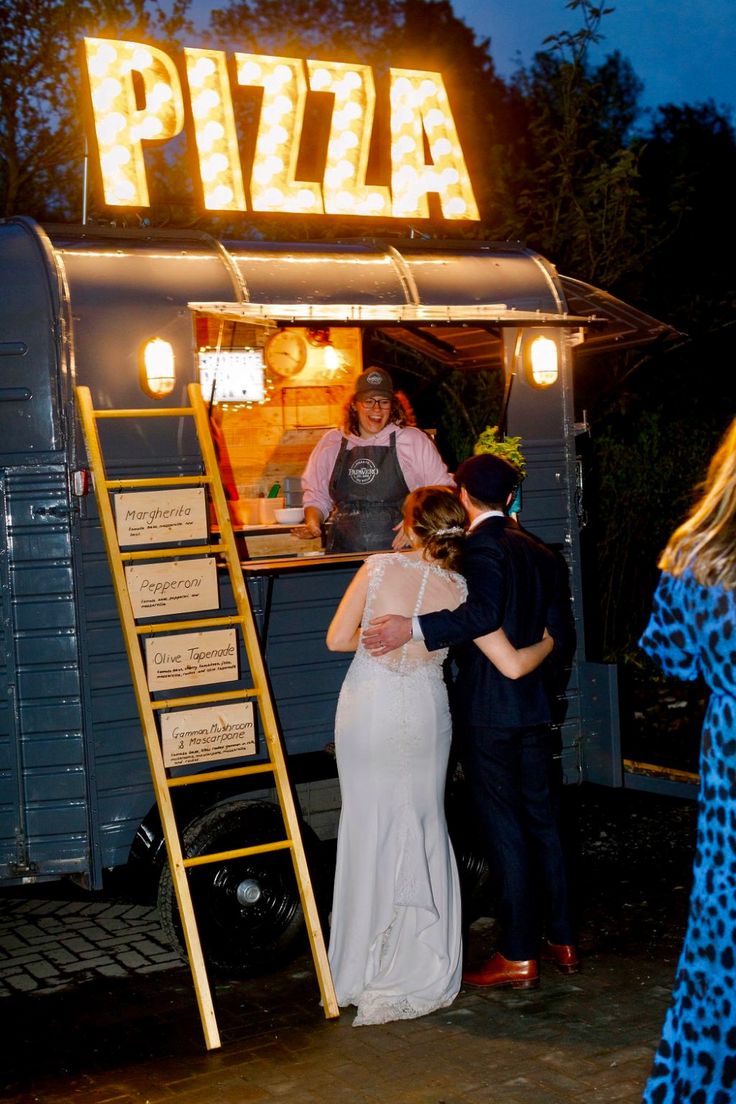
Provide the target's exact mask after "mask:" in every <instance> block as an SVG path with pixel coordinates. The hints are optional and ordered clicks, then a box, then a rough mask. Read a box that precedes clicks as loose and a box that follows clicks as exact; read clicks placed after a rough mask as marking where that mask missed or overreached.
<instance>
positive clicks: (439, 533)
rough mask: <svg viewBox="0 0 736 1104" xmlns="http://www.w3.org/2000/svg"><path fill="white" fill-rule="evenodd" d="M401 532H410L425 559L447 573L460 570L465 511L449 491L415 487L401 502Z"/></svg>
mask: <svg viewBox="0 0 736 1104" xmlns="http://www.w3.org/2000/svg"><path fill="white" fill-rule="evenodd" d="M403 517H404V528H405V529H406V530H409V529H411V530H413V531H414V533H415V534H416V537H417V539H418V540H419V542H420V543H421V546H422V548H423V549H424V554H425V556H426V557H427V558H428V559H433V560H436V561H437V562H438V563H439V564H440V566H441V567H446V568H447V569H448V571H457V570H458V569H459V567H460V558H461V556H462V549H463V540H464V537H465V526H466V525H467V523H468V518H467V514H466V513H465V507H464V506H463V505H462V503H461V502H460V499H459V498H458V497H457V495H455V493H454V492H453V491H451V490H450V488H449V487H417V489H416V490H415V491H412V492H411V494H410V495H408V496H407V497H406V499H405V500H404V509H403Z"/></svg>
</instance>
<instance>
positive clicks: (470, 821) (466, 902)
mask: <svg viewBox="0 0 736 1104" xmlns="http://www.w3.org/2000/svg"><path fill="white" fill-rule="evenodd" d="M445 812H446V815H447V827H448V830H449V833H450V839H451V840H452V846H453V850H454V851H455V859H456V861H457V868H458V874H459V876H460V891H461V894H462V900H463V918H464V923H465V924H466V926H469V925H470V924H472V922H473V921H474V920H477V919H478V918H479V917H480V916H489V915H493V905H492V880H491V867H490V864H489V862H488V857H487V855H486V853H485V850H484V848H483V845H482V842H481V840H480V839H479V833H478V829H477V826H476V823H475V818H474V817H473V814H472V809H471V805H470V795H469V794H468V792H467V790H466V789H465V786H464V783H463V782H462V781H459V782H458V781H457V780H453V783H452V785H451V787H450V789H449V791H448V794H447V799H446V808H445Z"/></svg>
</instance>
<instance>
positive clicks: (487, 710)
mask: <svg viewBox="0 0 736 1104" xmlns="http://www.w3.org/2000/svg"><path fill="white" fill-rule="evenodd" d="M518 481H519V473H518V471H517V469H516V468H515V467H514V466H513V465H512V464H509V463H508V462H507V461H505V460H503V459H502V458H500V457H497V456H492V455H487V454H484V455H481V456H473V457H471V458H470V459H469V460H466V461H465V462H464V463H463V464H461V465H460V467H459V468H458V470H457V472H456V474H455V482H456V484H457V486H458V489H459V494H460V500H461V502H462V503H463V505H464V506H465V509H466V510H467V512H468V516H469V517H470V528H469V530H468V535H467V537H466V541H465V551H464V554H463V574H464V575H465V577H466V579H467V582H468V598H467V601H466V602H464V603H463V604H462V605H461V606H459V607H458V608H457V609H456V610H452V611H450V610H440V611H439V612H437V613H428V614H423V615H421V616H419V617H415V618H413V619H412V618H406V617H399V616H396V615H387V616H384V617H378V618H376V619H374V621H372V622H371V624H370V626H369V627H368V629H367V630H366V631H365V633H364V636H363V640H364V643H365V645H366V647H367V648H368V649H369V651H371V652H372V653H373V654H376V655H382V654H385V653H386V652H388V651H392V650H393V649H394V648H396V647H400V646H401V645H402V644H404V643H406V641H407V640H409V639H410V638H411V637H412V636H413V637H414V639H416V638H417V637H423V638H424V641H425V643H426V645H427V647H428V648H429V650H430V651H434V650H435V649H437V648H446V647H449V646H452V645H455V646H456V652H455V656H456V660H457V667H458V675H457V680H456V685H455V695H454V697H455V703H456V719H457V722H458V727H459V729H460V739H461V758H462V762H463V766H464V771H465V776H466V779H467V782H468V785H469V787H470V791H471V795H472V798H473V804H474V807H475V811H476V814H477V817H478V821H479V825H480V827H481V830H482V832H483V836H484V842H485V845H486V847H487V849H488V851H489V854H490V856H491V858H492V860H493V867H494V872H495V874H496V875H497V877H498V890H499V897H498V920H499V923H500V928H501V934H500V939H499V943H498V950H497V951H496V953H495V954H494V955H493V956H492V957H491V958H490V959H489V960H488V962H486V963H485V964H484V965H483V966H482V967H481V968H480V969H479V970H477V971H473V972H469V973H466V974H465V975H464V977H463V980H464V981H465V982H466V984H468V985H475V986H479V987H484V988H489V987H499V986H512V987H513V988H517V989H529V988H534V987H536V986H537V985H538V984H539V968H538V961H537V960H538V957H539V954H540V948H541V952H542V954H543V956H544V957H546V958H550V959H552V960H553V961H554V962H555V963H556V965H557V967H558V968H559V969H560V970H562V971H563V972H564V973H575V972H576V971H577V969H578V958H577V953H576V950H575V947H574V943H573V935H572V928H571V921H570V915H569V902H568V889H567V876H566V871H565V862H564V856H563V848H562V843H561V839H560V833H559V827H558V822H557V815H556V801H555V796H554V786H553V781H552V779H553V756H552V734H551V728H550V722H551V720H552V701H553V697H554V691H553V688H552V678H551V676H552V672H553V670H554V666H555V663H554V659H555V656H559V654H560V651H561V648H562V646H563V645H564V644H565V643H566V642H567V641H568V639H569V623H570V616H569V605H568V601H567V595H566V588H565V585H564V577H563V574H562V570H561V566H560V563H559V561H558V559H557V557H556V556H555V555H554V553H553V552H552V551H551V549H549V548H548V547H547V545H545V544H544V543H543V542H542V541H540V540H537V539H536V538H535V537H533V536H532V535H531V534H530V533H527V532H526V531H525V530H524V529H522V528H521V527H520V526H519V525H517V524H516V522H515V521H513V520H512V519H510V518H509V517H508V516H507V514H506V512H505V511H506V509H507V508H508V505H509V503H510V502H511V501H513V496H514V492H515V489H516V486H517V484H518ZM545 627H546V628H547V629H548V630H549V632H550V634H551V635H552V637H553V638H554V639H555V645H556V646H555V651H554V652H553V654H552V656H551V657H550V659H549V660H547V661H545V663H543V664H542V665H541V666H540V667H538V668H537V669H536V670H535V671H532V672H531V673H530V674H528V675H525V676H524V677H522V678H520V679H517V680H513V679H509V678H506V677H505V676H504V675H502V674H501V673H500V671H498V669H497V668H496V667H494V666H493V664H492V663H490V662H489V661H488V659H486V657H485V656H484V655H483V653H482V652H481V651H480V649H479V648H477V647H476V646H475V645H474V644H473V640H474V639H475V638H476V637H478V636H483V635H484V634H485V633H488V632H493V631H494V630H495V629H498V628H503V629H504V631H505V632H506V635H507V636H508V638H509V640H510V641H511V643H512V644H513V645H514V646H515V647H517V648H521V647H524V646H526V645H528V644H534V643H535V642H536V641H538V640H540V639H541V637H542V635H543V632H544V629H545ZM543 935H544V939H543V938H542V937H543Z"/></svg>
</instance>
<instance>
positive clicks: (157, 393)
mask: <svg viewBox="0 0 736 1104" xmlns="http://www.w3.org/2000/svg"><path fill="white" fill-rule="evenodd" d="M0 282H1V284H2V288H3V294H2V297H0V366H1V368H2V375H1V376H0V459H1V464H0V502H1V506H2V508H1V509H0V522H1V524H2V559H1V568H0V569H1V571H2V602H3V621H2V625H3V627H2V645H3V646H2V679H3V683H4V692H3V694H2V706H1V707H0V710H1V711H0V882H1V883H2V884H5V885H21V884H30V883H34V882H39V881H48V880H53V879H61V878H70V879H74V880H75V881H76V882H78V883H80V884H82V885H84V886H86V887H88V888H90V889H98V888H100V887H101V885H102V878H103V872H104V871H106V870H110V869H112V868H117V867H121V866H123V865H124V864H131V865H132V866H133V867H135V868H136V869H137V870H138V871H139V872H140V873H141V876H144V875H145V876H146V877H149V876H150V877H151V878H155V877H156V876H157V874H158V873H160V870H161V867H162V866H164V865H165V861H164V850H163V847H162V841H161V831H160V826H159V821H158V817H157V813H156V807H155V803H154V800H153V790H152V786H151V780H150V776H149V770H148V766H147V761H146V755H145V749H144V743H143V739H142V736H141V731H140V724H139V720H138V713H137V709H136V701H135V697H134V694H133V689H132V686H131V680H130V674H129V669H128V663H127V660H126V654H125V649H124V647H123V639H122V634H121V629H120V622H119V619H118V614H117V611H116V606H115V598H114V593H113V586H112V581H111V576H110V572H109V569H108V565H107V560H106V557H105V550H104V546H103V541H102V538H101V532H100V523H99V520H98V516H97V510H96V507H95V500H94V496H93V495H92V494H91V493H89V490H90V487H89V484H90V480H89V461H88V458H87V455H86V452H85V447H84V444H83V441H82V436H81V432H80V425H79V419H78V415H77V411H76V409H75V392H74V388H75V387H76V386H78V385H84V386H85V387H87V388H89V390H90V392H91V396H92V400H93V402H94V404H95V407H96V408H100V409H115V408H121V409H146V408H154V407H166V406H170V407H180V406H182V404H183V403H185V402H186V398H185V396H186V387H187V385H188V384H189V383H191V382H199V383H200V384H201V386H202V392H203V395H204V396H205V397H207V398H208V399H211V400H213V406H212V411H213V429H214V436H215V440H216V442H219V446H220V456H221V458H222V462H223V480H224V482H225V483H226V485H227V486H228V489H229V492H230V496H231V501H230V509H231V512H232V519H233V526H234V528H235V530H236V531H237V538H238V541H239V542H240V544H239V548H240V551H241V553H242V563H243V572H244V576H245V579H246V583H247V588H248V593H249V596H250V599H251V604H252V607H253V611H254V616H255V618H256V624H257V626H258V630H259V635H260V642H261V647H262V651H263V655H264V657H265V662H266V667H267V671H268V677H269V679H270V684H271V690H272V695H273V700H274V704H275V708H276V712H277V716H278V720H279V725H280V730H281V735H282V739H283V744H284V747H285V750H286V754H287V760H288V767H289V776H290V780H291V782H292V784H293V786H294V788H295V791H296V794H297V797H298V803H299V807H300V810H301V815H302V817H303V819H304V822H305V844H306V846H307V849H308V851H309V850H310V849H311V850H312V851H313V852H314V853H315V854H316V852H317V850H318V847H319V841H325V840H329V839H331V838H333V837H334V834H335V831H336V824H337V810H338V808H339V790H338V786H337V781H336V777H335V774H336V772H335V765H334V757H333V756H332V755H331V754H330V743H331V740H332V727H333V719H334V710H335V703H336V696H337V692H338V690H339V687H340V684H341V680H342V677H343V674H344V671H345V669H346V664H347V662H348V658H349V657H348V658H346V657H345V656H344V655H340V654H333V653H330V652H329V651H328V650H327V648H326V646H325V643H324V637H325V631H326V628H327V625H328V623H329V620H330V618H331V615H332V612H333V611H334V608H335V606H336V603H337V601H338V600H339V597H340V595H341V594H342V592H343V591H344V589H345V587H346V585H347V583H348V582H349V580H350V578H351V577H352V574H353V573H354V571H355V570H356V569H357V567H358V566H359V564H360V563H361V562H362V559H363V556H362V555H360V554H356V555H348V554H342V555H336V556H330V555H325V554H324V552H323V551H322V549H321V547H320V543H319V541H314V540H311V541H310V540H300V539H298V538H297V537H295V536H294V535H292V533H291V531H290V529H289V527H288V526H284V525H279V524H278V523H277V522H276V519H275V516H274V510H275V509H276V508H278V507H279V506H281V505H285V506H287V507H288V506H298V505H299V502H300V497H299V495H300V490H299V487H300V483H299V476H300V473H301V471H302V469H303V466H304V463H305V460H306V458H307V456H308V455H309V452H310V450H311V448H312V447H313V445H314V443H315V441H316V440H317V439H318V438H319V436H320V435H321V434H322V433H323V432H324V431H325V429H326V428H327V427H329V426H331V425H333V424H336V423H337V422H339V420H340V415H341V410H342V407H343V404H344V402H345V401H346V399H347V398H348V397H349V395H350V394H351V389H352V384H353V381H354V379H355V377H356V376H357V374H358V373H360V372H361V371H362V370H363V368H364V367H365V365H364V350H365V348H366V343H367V341H368V340H369V338H371V337H373V338H374V337H375V336H376V335H379V336H380V338H381V341H382V343H383V346H384V347H389V348H393V349H394V350H395V352H396V357H397V358H399V359H400V357H401V355H402V353H403V354H404V355H408V354H412V355H416V354H420V355H421V357H423V358H425V359H427V360H428V361H430V362H432V363H433V364H436V365H439V366H440V367H446V368H447V369H448V370H450V369H452V370H458V371H469V372H479V371H485V372H489V373H496V374H498V375H499V377H500V381H501V386H502V389H503V394H504V404H505V418H504V426H505V429H506V432H507V433H508V434H510V435H519V436H521V438H522V440H523V450H524V454H525V458H526V461H527V466H528V476H527V479H526V481H525V483H524V487H523V495H524V497H523V515H522V516H523V523H524V525H525V526H526V527H527V528H528V529H530V530H531V531H532V532H534V533H536V534H537V535H539V536H540V537H542V538H543V539H544V540H546V541H547V542H548V543H549V544H551V545H552V546H553V547H555V548H556V549H557V550H559V552H560V553H561V555H562V556H564V558H565V561H566V563H567V567H568V570H569V578H570V588H571V593H572V598H573V609H574V616H575V620H576V628H577V642H578V645H577V653H576V655H575V657H574V658H573V659H572V661H571V668H570V673H569V678H568V681H567V686H566V688H565V691H564V695H563V699H564V700H561V720H560V756H561V758H560V762H561V766H562V771H563V774H564V777H565V780H566V781H567V782H568V783H575V782H579V781H582V780H592V781H595V782H600V783H603V784H607V785H613V786H618V785H621V784H622V781H623V775H622V763H621V758H620V753H619V745H618V717H617V694H616V672H615V667H613V666H609V665H605V664H601V663H597V662H589V661H588V659H587V658H586V654H585V632H584V610H583V602H582V583H581V563H580V544H579V515H580V510H581V503H580V498H581V479H580V471H579V466H578V461H577V460H576V449H575V439H576V434H578V433H579V432H582V431H583V428H584V427H582V426H581V425H580V424H579V423H576V421H575V413H574V408H573V392H572V378H573V375H572V367H573V357H577V356H595V355H596V353H597V351H598V350H601V349H605V348H607V347H610V346H611V345H617V346H618V347H625V346H626V345H627V344H629V345H635V344H637V345H643V344H646V342H647V341H653V340H655V339H656V338H657V337H658V336H660V335H661V332H662V329H663V327H662V326H661V325H660V324H658V323H657V322H655V321H654V320H653V319H650V318H647V317H646V316H644V315H641V314H638V313H637V312H636V311H634V310H632V309H631V308H629V307H627V306H626V305H625V304H622V303H620V302H618V301H617V300H614V299H612V298H611V297H610V296H607V295H606V294H605V293H603V292H599V291H596V289H593V288H591V287H588V286H587V285H583V284H580V283H578V282H576V281H574V280H569V279H566V278H564V277H561V276H559V275H558V274H557V273H556V271H555V270H554V268H553V267H552V266H551V265H550V264H549V263H547V262H546V261H545V260H544V259H543V258H542V257H540V256H539V255H537V254H535V253H534V252H533V251H532V250H530V249H527V248H525V247H523V246H521V245H518V244H509V243H502V244H484V243H479V242H471V241H466V242H463V243H459V244H453V243H450V242H441V241H428V240H416V239H412V240H409V241H404V242H400V241H398V240H393V239H392V240H391V241H390V242H384V241H379V240H375V241H374V240H360V241H347V242H342V243H336V244H330V243H326V242H314V243H309V244H295V243H283V242H282V243H278V244H268V243H265V242H260V241H256V242H253V241H230V242H220V241H217V240H215V239H214V238H212V237H210V236H208V235H207V234H206V233H203V232H189V233H188V232H186V231H173V230H172V231H166V230H145V229H139V230H124V229H116V228H114V227H97V226H91V225H88V226H79V227H76V228H75V227H67V226H49V227H46V228H42V227H41V226H39V225H38V224H36V223H34V222H33V221H32V220H30V219H27V218H23V217H15V218H9V219H7V220H4V221H2V222H0ZM152 350H153V351H154V352H158V353H161V352H163V353H164V357H163V365H164V366H163V367H161V366H160V365H161V362H160V361H156V360H155V359H153V360H151V359H149V354H150V353H151V351H152ZM539 353H541V354H542V358H541V360H540V359H538V354H539ZM157 365H158V366H157ZM409 398H410V399H411V395H409ZM195 454H196V450H195V448H194V447H193V441H192V440H191V430H189V429H188V428H187V427H185V426H184V420H183V419H178V418H176V417H172V418H169V419H162V418H158V419H157V418H150V419H146V420H141V421H136V420H135V419H131V420H130V421H129V422H127V423H126V424H125V425H124V426H123V425H116V427H115V432H113V433H112V436H111V440H110V443H109V445H108V461H109V470H110V471H111V472H114V471H116V470H119V469H123V468H125V469H126V470H129V471H130V470H134V471H139V472H141V473H142V474H145V473H148V472H152V471H153V472H155V473H163V474H165V473H177V472H180V471H186V470H191V467H192V465H194V464H196V462H197V461H196V456H195ZM225 465H226V467H225ZM194 789H196V791H197V793H196V794H188V793H185V794H182V796H181V798H180V799H178V802H179V803H178V805H177V817H178V818H179V821H180V825H181V826H182V828H183V829H184V838H185V841H187V842H188V844H190V845H192V846H195V845H196V844H197V842H198V841H201V838H202V837H207V845H208V847H209V848H210V850H215V851H217V850H219V849H220V848H219V847H218V843H219V842H220V840H221V839H225V838H226V837H227V836H228V834H229V833H230V832H232V826H233V824H237V825H238V827H239V830H241V831H243V832H244V833H245V834H250V835H252V836H253V838H255V839H260V838H263V833H264V832H267V831H269V830H271V825H272V822H273V819H274V812H276V813H278V808H277V806H274V803H273V801H274V799H273V794H272V793H270V791H267V790H264V789H263V783H262V781H260V782H259V781H258V776H256V779H255V781H254V784H253V788H252V789H249V787H248V785H247V780H245V781H244V780H243V779H240V780H239V781H238V783H237V785H231V786H230V788H229V789H228V788H227V786H226V785H224V784H220V783H213V784H212V786H211V788H210V787H209V786H205V787H202V786H198V787H195V788H194ZM461 835H462V830H461ZM464 838H465V843H467V831H466V832H465V837H464ZM462 846H465V844H463V845H462ZM459 849H460V850H462V847H460V848H459ZM471 850H472V847H471ZM294 881H295V880H294V877H293V872H292V870H291V863H290V860H289V858H288V856H284V855H283V853H281V854H271V855H268V854H264V855H258V856H252V857H250V858H239V859H237V860H233V861H230V862H227V861H225V862H223V863H222V864H220V865H217V864H215V865H214V866H212V867H208V868H207V873H206V874H203V875H202V877H201V879H200V884H199V886H198V889H197V892H196V902H197V908H198V912H199V913H200V918H199V919H200V924H201V925H202V930H203V940H204V942H205V945H207V923H206V922H203V921H202V915H201V914H205V916H207V915H210V916H211V917H212V931H213V932H214V933H215V936H216V938H214V939H213V942H214V943H215V944H216V947H213V946H210V947H209V948H208V951H209V953H211V954H213V955H214V959H215V965H216V966H218V967H220V968H221V969H223V970H232V971H240V972H247V971H249V970H253V969H263V968H268V967H269V966H273V965H276V964H277V963H278V962H279V961H281V960H282V959H283V957H284V956H285V955H287V954H288V953H289V951H290V950H291V949H292V947H293V945H294V941H295V940H296V939H297V937H298V930H299V924H300V918H301V914H300V905H299V897H298V893H297V890H296V886H295V884H294ZM175 910H176V906H175V904H174V901H173V898H172V895H171V893H170V883H169V893H168V895H165V896H164V898H163V900H162V901H161V911H162V921H163V923H164V925H165V926H168V927H169V928H170V929H172V930H175V929H176V916H175V915H174V914H175Z"/></svg>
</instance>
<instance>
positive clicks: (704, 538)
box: [641, 419, 736, 1104]
mask: <svg viewBox="0 0 736 1104" xmlns="http://www.w3.org/2000/svg"><path fill="white" fill-rule="evenodd" d="M659 566H660V567H661V568H662V576H661V579H660V581H659V585H658V587H657V592H656V595H655V600H654V609H653V611H652V616H651V619H650V621H649V624H648V626H647V628H646V631H645V632H644V635H643V637H642V640H641V645H642V647H643V648H644V649H645V650H646V651H647V652H648V653H649V654H650V655H652V656H653V657H654V658H655V659H656V660H657V662H658V663H659V664H660V665H661V666H662V668H663V670H664V671H665V672H666V673H667V674H668V675H674V676H676V677H677V678H681V679H694V678H697V677H698V676H702V677H703V678H704V679H705V681H706V682H707V684H708V686H709V688H710V691H711V696H710V701H709V704H708V711H707V713H706V717H705V722H704V725H703V738H702V745H701V751H700V806H699V817H698V841H697V850H696V856H695V866H694V870H693V888H692V896H691V900H690V916H689V920H688V927H687V933H686V935H685V943H684V946H683V950H682V954H681V956H680V961H679V964H678V967H677V974H676V977H675V986H674V990H673V994H672V1002H671V1004H670V1007H669V1009H668V1012H667V1016H666V1019H665V1023H664V1028H663V1032H662V1038H661V1041H660V1044H659V1047H658V1049H657V1053H656V1056H655V1059H654V1066H653V1069H652V1074H651V1077H650V1079H649V1081H648V1083H647V1086H646V1090H645V1092H644V1101H645V1104H734V1101H736V419H735V420H734V421H733V422H732V423H731V426H730V428H729V430H728V432H727V433H726V436H725V438H724V440H723V443H722V445H721V447H720V448H719V450H718V452H717V453H716V454H715V456H714V457H713V460H712V461H711V464H710V468H709V471H708V477H707V479H706V483H705V491H704V494H703V496H702V498H701V499H700V501H699V503H698V504H697V505H696V507H695V508H694V510H693V511H692V513H691V515H690V517H689V518H688V519H687V521H685V522H684V523H683V525H681V526H680V528H679V529H677V530H676V531H675V533H674V534H673V536H672V537H671V538H670V541H669V544H668V545H667V548H666V549H665V551H664V553H663V555H662V558H661V560H660V563H659Z"/></svg>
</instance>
